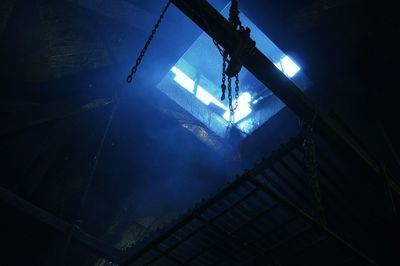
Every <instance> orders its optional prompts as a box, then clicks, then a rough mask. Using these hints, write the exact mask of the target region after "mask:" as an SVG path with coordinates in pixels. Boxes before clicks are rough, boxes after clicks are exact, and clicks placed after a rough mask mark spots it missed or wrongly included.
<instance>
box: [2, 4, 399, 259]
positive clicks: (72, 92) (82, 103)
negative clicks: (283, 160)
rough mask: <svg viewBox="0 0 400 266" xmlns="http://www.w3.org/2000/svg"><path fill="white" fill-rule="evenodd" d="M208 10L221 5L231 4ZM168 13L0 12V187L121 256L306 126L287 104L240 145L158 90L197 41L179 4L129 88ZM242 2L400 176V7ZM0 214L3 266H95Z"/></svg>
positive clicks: (13, 8)
mask: <svg viewBox="0 0 400 266" xmlns="http://www.w3.org/2000/svg"><path fill="white" fill-rule="evenodd" d="M209 2H211V3H212V4H213V5H214V6H215V7H216V8H217V9H219V10H220V9H222V7H223V6H224V5H225V4H226V3H227V1H222V0H221V1H220V0H215V1H209ZM164 4H165V1H160V0H152V1H139V0H125V1H124V0H103V1H95V0H62V1H50V0H34V1H27V0H3V1H1V3H0V59H1V60H0V65H1V72H0V77H1V81H2V86H1V88H2V89H1V100H0V101H1V106H0V118H1V121H2V127H1V130H0V134H1V137H2V140H1V142H0V152H1V153H0V154H1V155H0V156H1V157H0V158H1V160H0V163H1V164H0V166H1V169H2V171H1V172H2V173H1V178H0V186H1V187H4V188H7V189H9V190H10V191H12V192H13V193H15V194H17V195H19V196H20V197H22V198H24V199H26V200H28V201H30V202H32V203H33V204H35V205H37V206H39V207H41V208H43V209H45V210H47V211H49V212H51V213H53V214H55V215H56V216H58V217H61V218H62V219H64V220H66V221H68V222H69V223H71V224H72V223H75V222H76V221H81V222H80V226H82V227H83V228H84V229H85V230H86V231H87V232H89V233H90V234H92V235H94V236H96V237H99V238H102V239H105V240H107V241H108V242H110V243H112V244H113V245H115V246H116V247H119V248H120V247H125V246H126V245H128V244H132V242H135V241H138V240H140V239H142V238H143V237H144V236H145V235H147V234H148V233H149V232H152V231H154V230H156V229H158V228H159V227H162V226H163V224H165V223H166V222H168V221H170V220H171V219H172V218H175V217H176V216H177V215H179V214H181V213H182V212H183V211H184V210H185V209H187V208H189V207H191V206H192V205H193V204H194V203H196V202H198V201H199V200H200V199H201V198H203V197H205V196H206V195H208V194H209V193H211V192H214V191H215V190H216V189H217V188H219V187H220V186H221V185H222V184H224V183H225V182H227V181H229V180H231V178H233V176H234V175H236V174H238V173H239V171H240V170H242V169H243V168H245V167H247V166H248V165H249V164H252V163H253V162H254V161H255V160H257V159H258V158H260V157H262V156H265V155H266V154H268V153H269V151H270V150H271V149H272V148H275V147H277V146H279V144H280V143H282V142H284V141H286V140H287V139H288V138H289V137H290V136H293V135H295V134H296V133H297V131H298V120H297V118H296V117H295V116H294V115H293V113H292V112H291V111H290V110H289V109H287V108H285V109H284V110H283V111H281V112H280V113H279V114H278V115H276V116H275V117H274V118H273V119H271V121H270V122H268V123H267V124H265V125H264V126H263V127H261V128H260V129H258V130H257V131H256V132H254V134H253V135H252V136H249V137H247V138H246V139H245V140H244V141H243V142H241V143H239V144H235V145H233V144H231V143H227V142H226V141H222V140H219V139H218V138H216V137H215V136H214V135H213V134H212V133H210V132H208V131H207V130H206V129H204V128H203V127H202V125H199V124H198V123H197V122H196V121H194V119H193V118H192V117H191V116H190V115H189V114H187V113H186V112H185V111H184V110H182V109H181V108H180V107H178V106H177V105H176V104H175V103H174V102H172V101H171V100H169V99H167V98H166V97H165V96H164V95H161V94H160V93H159V92H157V91H156V90H155V89H154V87H155V85H156V84H157V83H158V82H159V80H160V79H161V78H162V77H163V76H164V75H165V74H166V73H167V72H168V70H169V69H170V68H171V66H172V65H174V64H175V62H176V61H177V60H178V59H179V58H180V56H182V54H183V53H184V52H185V51H186V49H187V48H188V47H189V46H190V45H191V43H192V42H193V41H194V40H195V39H196V38H197V37H198V36H199V34H200V33H201V31H200V29H199V28H198V27H197V26H196V25H194V24H193V23H192V22H191V21H190V20H189V19H187V18H186V17H185V16H184V15H183V14H182V13H181V12H180V11H179V10H178V9H177V8H175V7H171V8H170V10H169V11H168V14H167V16H166V18H165V22H164V23H163V24H162V26H161V28H160V31H159V33H158V34H157V36H156V38H155V39H154V41H153V43H152V45H151V46H150V49H149V51H148V54H147V55H146V57H145V59H144V61H143V64H142V65H141V68H140V69H139V72H138V75H137V76H136V77H135V81H134V83H133V85H128V84H126V82H125V79H126V75H127V74H128V73H129V70H130V67H131V65H132V63H133V62H134V60H135V58H136V55H137V54H138V52H139V51H140V49H141V47H142V46H143V44H144V42H145V41H146V38H147V36H148V34H149V33H150V31H151V28H152V25H153V23H154V22H155V21H156V20H157V17H158V15H159V12H160V11H161V9H162V7H163V5H164ZM239 4H240V7H241V8H242V10H243V12H245V13H246V15H247V16H248V17H249V18H251V19H252V20H253V22H254V23H255V24H256V25H257V26H258V27H259V28H260V29H261V30H263V31H264V33H266V35H268V36H269V37H270V38H271V39H272V40H273V41H274V42H275V43H276V44H277V45H278V46H279V47H280V48H281V49H282V50H283V51H285V52H286V53H287V54H288V55H290V56H291V57H292V58H294V59H295V61H296V62H298V63H299V65H301V67H302V70H303V71H304V72H305V73H306V74H307V76H308V77H309V78H310V79H311V80H312V82H313V84H314V86H313V88H312V89H311V90H309V91H308V92H307V94H308V95H309V96H310V97H311V98H312V99H313V100H315V101H316V102H317V103H318V104H319V105H320V106H321V107H322V108H324V109H325V110H327V111H331V112H335V113H337V114H338V115H339V116H340V117H341V118H342V119H343V120H344V121H345V122H346V124H348V125H350V127H351V129H352V131H353V132H354V134H355V135H356V136H357V137H358V138H359V139H360V140H361V141H363V143H364V144H365V146H367V148H368V149H369V150H370V151H371V152H372V153H373V154H374V155H375V157H377V158H378V160H379V161H380V163H382V164H383V165H384V166H385V167H386V168H387V169H389V171H390V172H391V173H392V175H393V176H395V177H396V176H398V174H399V173H400V158H399V157H398V153H399V152H400V140H399V138H398V136H399V135H400V128H399V127H398V121H399V118H398V113H400V110H399V105H398V103H397V102H398V97H397V95H398V93H397V89H398V87H399V86H398V83H397V78H398V76H397V75H398V73H397V71H398V69H399V67H398V66H397V64H398V59H399V57H398V55H397V54H398V47H399V46H398V43H397V40H396V39H397V38H396V36H397V35H398V34H399V27H398V23H397V18H398V14H397V10H396V9H395V8H394V5H393V4H392V3H389V1H387V2H386V1H379V2H374V3H369V2H368V3H367V2H366V1H358V0H346V1H345V0H307V1H305V0H304V1H298V0H285V1H276V0H268V1H267V0H266V1H256V0H247V1H239ZM117 102H118V104H117ZM116 106H117V107H116ZM184 124H185V125H188V124H189V125H191V126H190V127H189V128H190V129H191V130H187V129H188V127H186V128H185V127H184V126H183V125H184ZM207 143H208V144H207ZM210 143H211V144H210ZM0 206H1V210H2V217H3V219H2V222H1V229H0V232H1V236H2V240H3V241H2V242H3V243H2V246H1V250H0V251H1V257H5V259H4V260H3V261H2V262H0V265H7V266H8V265H25V264H30V265H58V264H60V261H63V259H65V258H69V259H68V260H66V261H67V262H66V263H65V264H66V265H69V264H71V265H93V264H94V263H95V262H96V257H94V256H89V255H87V253H86V252H85V251H83V250H82V249H81V247H80V246H79V245H78V244H76V245H70V244H69V243H68V241H67V244H66V241H65V236H61V235H58V234H56V233H54V232H53V231H52V230H50V229H49V228H47V227H46V226H45V225H42V224H41V223H38V222H37V221H35V220H34V219H32V218H31V217H30V216H28V215H25V214H22V213H20V212H18V211H16V210H14V208H12V207H10V206H8V205H6V204H3V203H0ZM143 228H144V229H143ZM137 232H139V233H137ZM138 234H139V235H138ZM3 236H4V238H3ZM66 246H68V248H65V247H66ZM82 258H84V259H82ZM2 263H5V264H2ZM98 265H100V264H98Z"/></svg>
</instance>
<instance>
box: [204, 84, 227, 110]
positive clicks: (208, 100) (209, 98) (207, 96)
mask: <svg viewBox="0 0 400 266" xmlns="http://www.w3.org/2000/svg"><path fill="white" fill-rule="evenodd" d="M196 97H197V99H199V100H200V101H202V102H203V103H204V104H205V105H210V103H213V104H215V105H216V106H218V107H220V108H222V109H224V110H228V107H226V106H225V105H223V104H222V103H221V102H220V101H218V100H217V99H216V98H215V97H214V96H212V95H211V94H210V93H209V92H208V91H206V90H205V89H204V88H203V87H201V86H197V90H196Z"/></svg>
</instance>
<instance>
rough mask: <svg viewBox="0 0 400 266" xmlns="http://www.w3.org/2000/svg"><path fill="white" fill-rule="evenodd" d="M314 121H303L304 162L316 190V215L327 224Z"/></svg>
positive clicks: (314, 190)
mask: <svg viewBox="0 0 400 266" xmlns="http://www.w3.org/2000/svg"><path fill="white" fill-rule="evenodd" d="M312 123H313V121H312V120H311V121H303V122H302V127H303V138H304V142H303V149H304V162H305V166H306V169H307V172H308V173H307V174H308V175H309V177H310V182H311V188H312V190H313V192H314V198H315V201H316V216H317V217H318V219H319V220H320V222H321V223H322V224H323V225H326V219H325V215H324V210H323V205H322V198H321V189H320V185H319V179H318V162H317V155H316V147H315V136H314V130H313V127H312Z"/></svg>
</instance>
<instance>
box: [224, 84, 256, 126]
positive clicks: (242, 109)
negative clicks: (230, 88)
mask: <svg viewBox="0 0 400 266" xmlns="http://www.w3.org/2000/svg"><path fill="white" fill-rule="evenodd" d="M250 103H251V95H250V93H248V92H244V93H242V95H240V96H239V98H238V102H237V109H236V111H235V114H234V116H233V117H232V119H233V123H237V122H239V121H240V120H242V119H243V118H245V117H246V116H248V115H249V114H251V112H252V110H251V108H250ZM223 118H224V119H225V120H226V121H230V119H231V112H230V111H229V110H227V111H226V112H225V114H224V116H223Z"/></svg>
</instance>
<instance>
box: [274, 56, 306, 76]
mask: <svg viewBox="0 0 400 266" xmlns="http://www.w3.org/2000/svg"><path fill="white" fill-rule="evenodd" d="M275 66H276V67H277V68H278V69H279V70H280V71H282V72H283V73H284V74H285V75H286V76H287V77H288V78H292V77H294V76H295V75H296V74H297V72H299V71H300V67H299V66H298V65H297V64H296V63H295V62H294V61H293V60H292V59H291V58H290V57H289V56H287V55H285V56H284V57H283V58H282V59H281V60H279V62H278V63H275Z"/></svg>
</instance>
